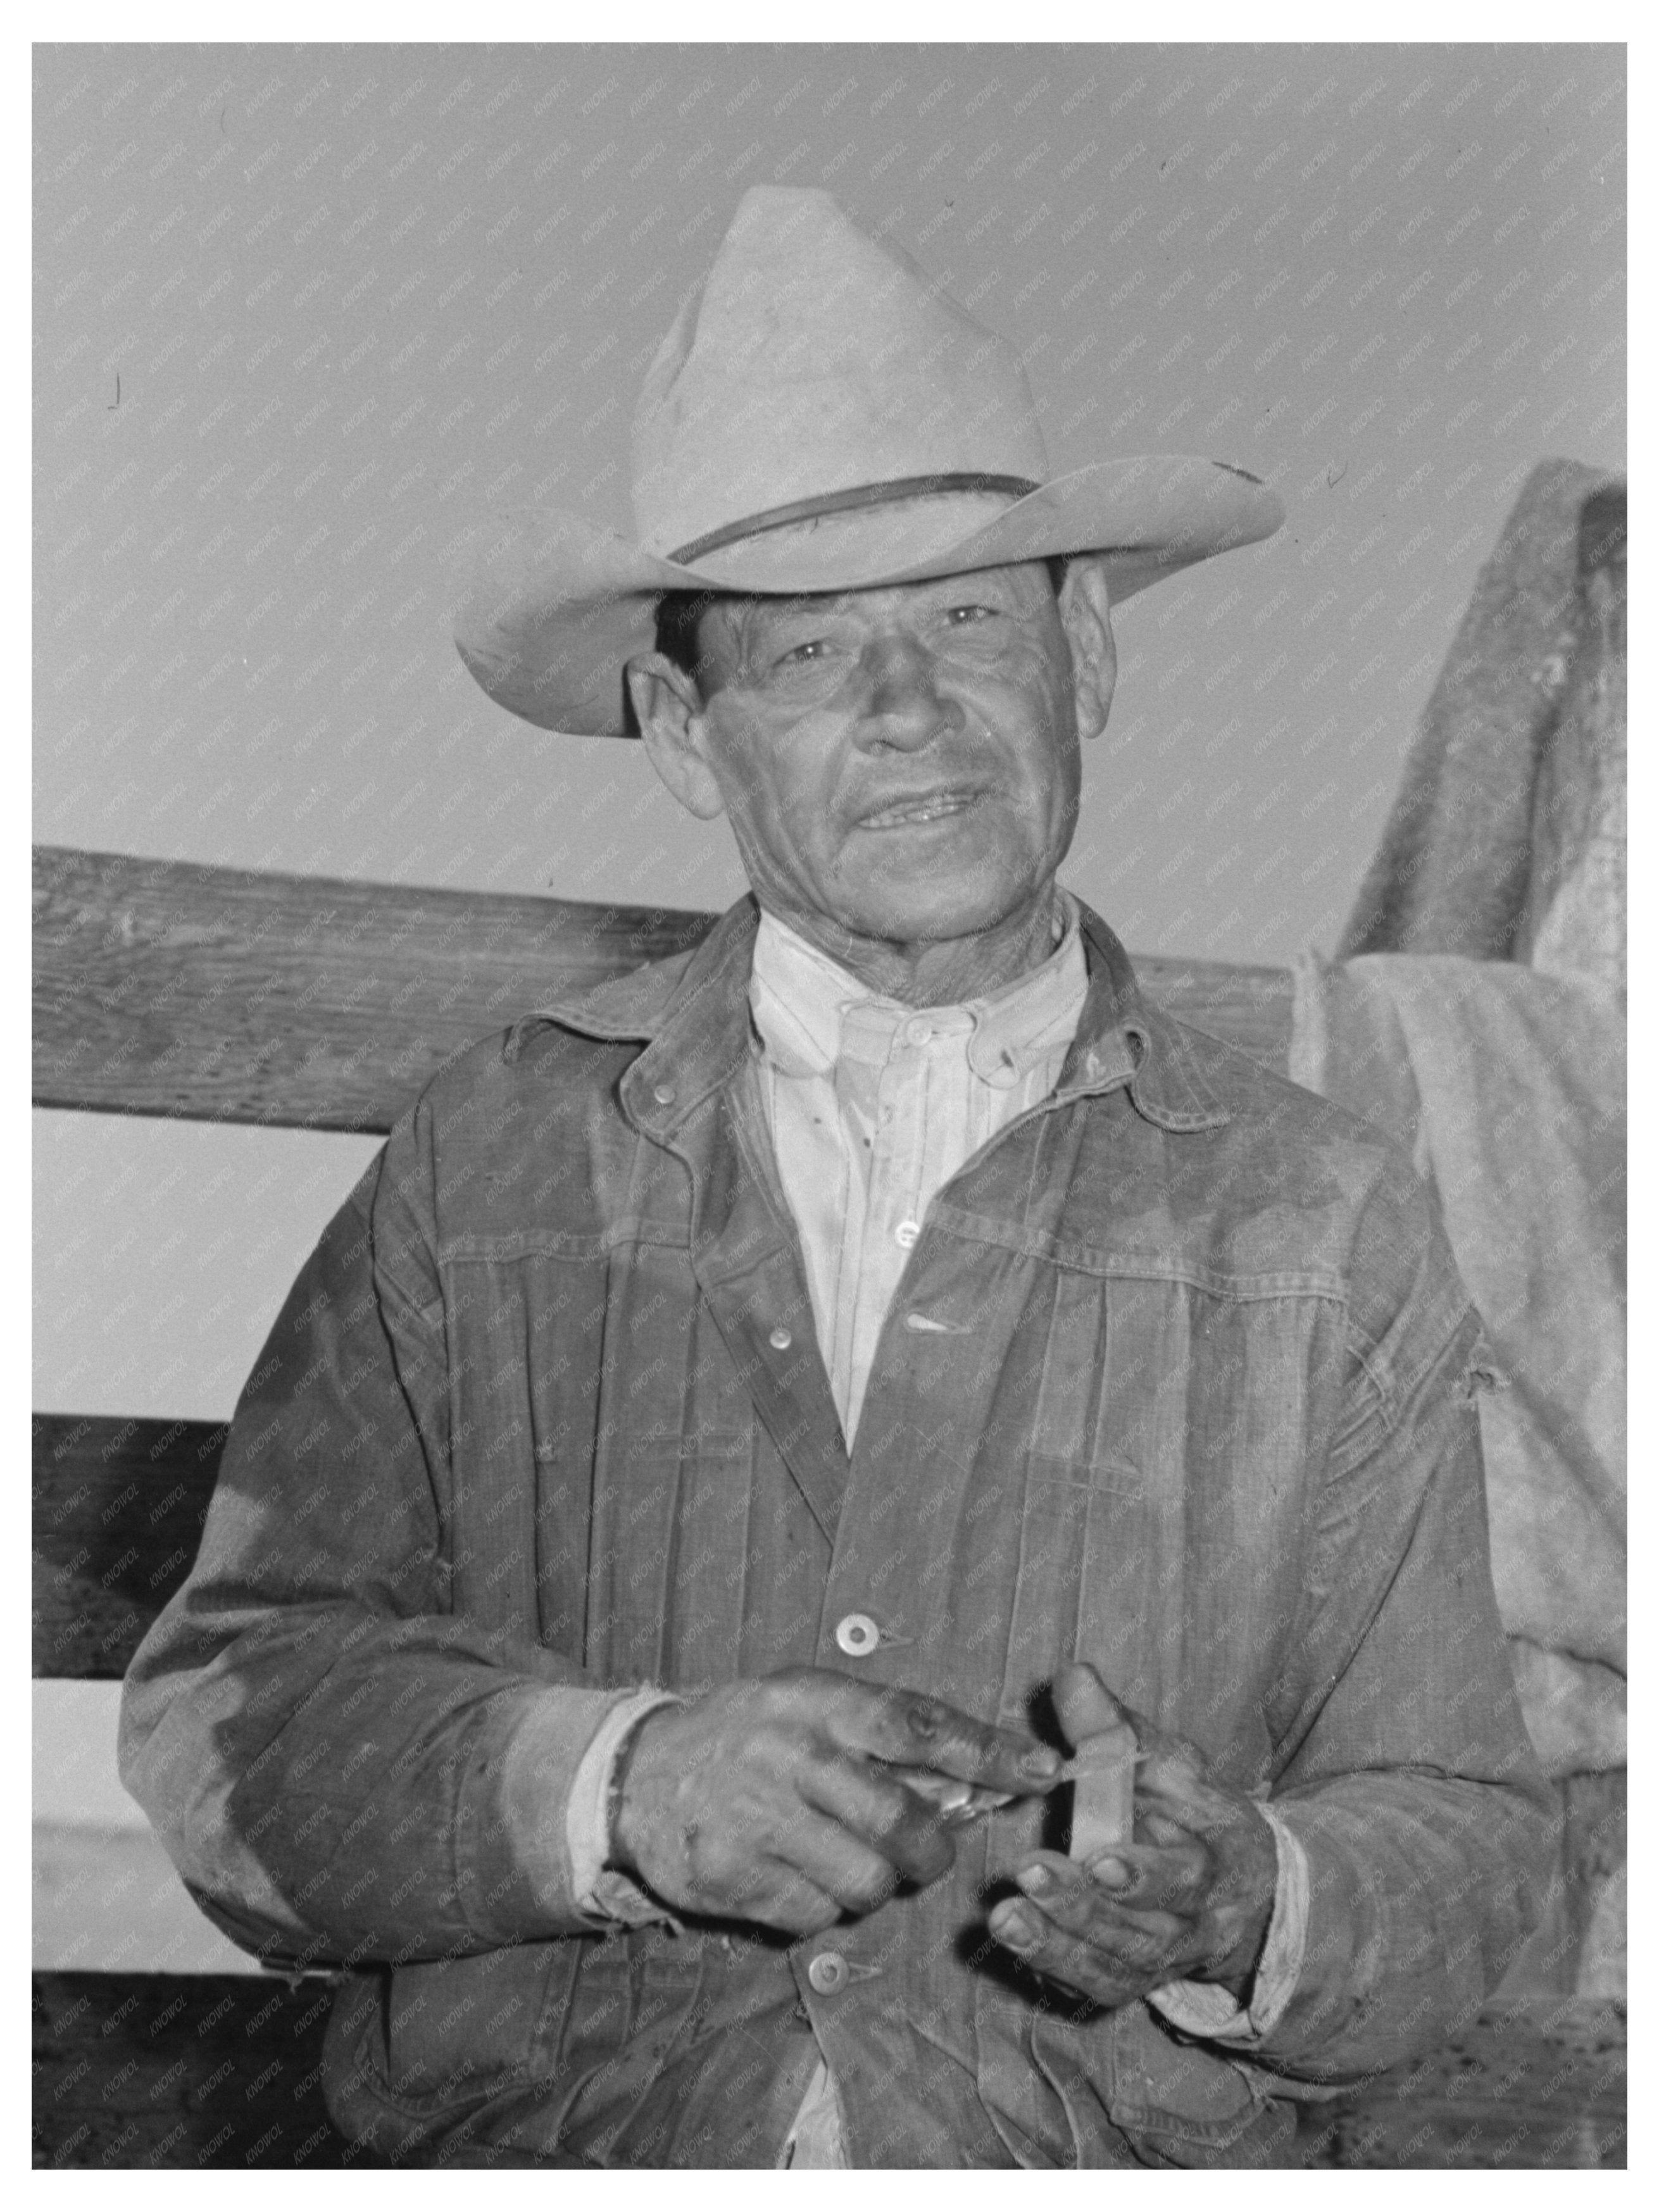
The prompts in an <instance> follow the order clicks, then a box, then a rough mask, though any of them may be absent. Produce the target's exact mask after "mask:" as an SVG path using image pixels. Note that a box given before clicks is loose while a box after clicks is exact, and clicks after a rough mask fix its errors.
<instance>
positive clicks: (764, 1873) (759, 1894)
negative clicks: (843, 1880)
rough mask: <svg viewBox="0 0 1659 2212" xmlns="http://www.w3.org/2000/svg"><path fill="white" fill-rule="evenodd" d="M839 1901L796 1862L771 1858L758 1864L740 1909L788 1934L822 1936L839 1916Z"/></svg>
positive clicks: (755, 1919)
mask: <svg viewBox="0 0 1659 2212" xmlns="http://www.w3.org/2000/svg"><path fill="white" fill-rule="evenodd" d="M843 1909H844V1908H843V1907H842V1905H841V1904H840V1903H839V1901H838V1900H837V1899H835V1898H833V1897H831V1896H830V1895H829V1893H828V1892H827V1891H825V1890H823V1889H821V1888H819V1887H818V1885H817V1883H816V1882H815V1881H811V1880H810V1879H809V1878H808V1876H807V1875H804V1874H802V1873H801V1872H800V1870H799V1869H798V1868H796V1867H793V1866H788V1865H786V1864H785V1863H783V1862H782V1861H781V1860H776V1859H773V1860H768V1861H765V1862H763V1864H762V1865H761V1866H759V1867H757V1869H756V1870H755V1873H754V1875H753V1876H752V1878H751V1881H750V1887H749V1889H748V1893H747V1894H746V1895H745V1896H744V1898H743V1899H741V1900H740V1901H739V1902H738V1911H739V1912H740V1913H741V1916H742V1917H743V1918H744V1919H745V1920H753V1921H757V1922H758V1923H760V1925H761V1926H762V1927H763V1928H776V1929H780V1930H781V1932H782V1933H783V1934H785V1935H789V1936H821V1935H822V1934H823V1931H824V1929H826V1928H833V1927H834V1926H835V1925H836V1922H837V1921H838V1920H840V1918H841V1917H842V1911H843Z"/></svg>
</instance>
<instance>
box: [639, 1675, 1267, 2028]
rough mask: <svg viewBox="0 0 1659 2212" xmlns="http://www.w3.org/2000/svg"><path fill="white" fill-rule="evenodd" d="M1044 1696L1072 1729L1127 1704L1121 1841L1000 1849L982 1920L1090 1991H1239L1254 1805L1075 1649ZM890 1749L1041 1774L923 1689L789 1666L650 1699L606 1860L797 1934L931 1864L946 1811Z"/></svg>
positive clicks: (1050, 1762) (1255, 1877)
mask: <svg viewBox="0 0 1659 2212" xmlns="http://www.w3.org/2000/svg"><path fill="white" fill-rule="evenodd" d="M1054 1710H1055V1713H1056V1715H1057V1717H1058V1718H1059V1721H1060V1727H1061V1729H1062V1730H1063V1731H1064V1733H1065V1735H1066V1741H1067V1742H1068V1743H1069V1744H1071V1745H1072V1747H1073V1748H1076V1747H1078V1746H1079V1744H1081V1743H1082V1742H1083V1741H1085V1739H1086V1738H1088V1737H1089V1736H1091V1735H1097V1734H1098V1733H1099V1732H1100V1731H1101V1730H1102V1729H1107V1728H1110V1727H1114V1726H1116V1725H1119V1724H1120V1723H1122V1722H1123V1721H1125V1720H1127V1722H1128V1723H1129V1724H1130V1725H1131V1726H1132V1727H1133V1729H1134V1731H1135V1735H1136V1738H1137V1741H1138V1742H1139V1747H1140V1757H1139V1760H1138V1762H1137V1771H1136V1777H1135V1800H1134V1839H1133V1842H1132V1843H1127V1844H1122V1845H1121V1846H1119V1847H1117V1848H1115V1849H1114V1850H1111V1851H1109V1853H1107V1854H1105V1855H1104V1856H1103V1857H1099V1858H1097V1859H1096V1860H1095V1861H1094V1862H1093V1863H1092V1864H1091V1865H1090V1866H1088V1867H1084V1866H1079V1865H1078V1864H1076V1863H1074V1862H1073V1861H1072V1860H1070V1859H1067V1858H1065V1857H1061V1856H1060V1854H1059V1853H1058V1852H1054V1851H1031V1852H1029V1853H1027V1854H1026V1856H1025V1857H1024V1858H1023V1859H1022V1860H1021V1861H1020V1862H1019V1863H1018V1866H1017V1867H1016V1868H1015V1869H1014V1879H1015V1881H1016V1882H1017V1884H1018V1887H1019V1890H1020V1892H1021V1894H1020V1895H1019V1896H1018V1897H1016V1898H1010V1899H1004V1900H1003V1901H1002V1902H1000V1904H998V1905H995V1906H994V1908H993V1910H992V1911H991V1915H990V1923H989V1924H990V1929H991V1933H992V1935H993V1936H994V1938H995V1940H996V1941H997V1942H999V1943H1000V1944H1001V1945H1003V1946H1004V1947H1005V1948H1006V1949H1007V1950H1009V1951H1010V1952H1011V1953H1012V1954H1014V1955H1016V1956H1017V1957H1018V1958H1019V1959H1020V1960H1023V1961H1024V1964H1025V1965H1026V1966H1028V1967H1030V1968H1031V1969H1033V1970H1034V1971H1035V1972H1038V1973H1041V1974H1042V1975H1043V1976H1044V1977H1045V1978H1048V1980H1050V1981H1053V1982H1054V1983H1056V1984H1059V1985H1060V1986H1061V1987H1063V1988H1064V1989H1066V1990H1069V1991H1072V1992H1073V1993H1074V1994H1077V1995H1079V1996H1085V1997H1087V1998H1090V1999H1091V2000H1092V2001H1093V2002H1096V2003H1097V2004H1102V2005H1106V2006H1116V2005H1121V2004H1127V2003H1128V2002H1130V2000H1131V1999H1132V1998H1134V1997H1137V1996H1143V1995H1145V1993H1146V1991H1147V1990H1152V1989H1157V1988H1158V1987H1159V1986H1160V1985H1161V1984H1164V1983H1165V1982H1169V1981H1174V1980H1179V1979H1191V1980H1196V1981H1208V1982H1215V1983H1218V1984H1220V1985H1221V1986H1223V1987H1224V1988H1225V1989H1227V1990H1230V1991H1231V1994H1232V1995H1233V1996H1235V1997H1237V1998H1239V1999H1241V2000H1242V1998H1243V1994H1244V1992H1245V1990H1247V1989H1248V1986H1249V1980H1250V1977H1251V1974H1252V1973H1253V1972H1254V1969H1255V1961H1256V1957H1257V1954H1258V1953H1259V1952H1260V1949H1261V1942H1262V1938H1263V1936H1264V1935H1265V1932H1266V1929H1267V1923H1268V1921H1269V1919H1270V1918H1271V1917H1272V1912H1273V1892H1274V1885H1275V1881H1276V1875H1277V1857H1276V1851H1275V1847H1274V1842H1273V1831H1272V1829H1271V1828H1270V1827H1269V1826H1268V1825H1267V1821H1266V1820H1264V1819H1263V1818H1262V1815H1261V1810H1260V1808H1258V1807H1257V1806H1256V1805H1255V1802H1254V1801H1253V1800H1252V1799H1250V1798H1249V1796H1246V1795H1245V1794H1244V1793H1243V1791H1242V1790H1237V1789H1236V1788H1234V1787H1233V1786H1232V1785H1231V1784H1229V1783H1225V1782H1223V1781H1221V1780H1219V1779H1218V1778H1217V1777H1216V1776H1215V1775H1213V1774H1212V1772H1211V1771H1210V1768H1209V1765H1208V1762H1207V1761H1206V1759H1205V1757H1204V1754H1203V1753H1201V1752H1200V1750H1199V1749H1198V1747H1196V1746H1195V1745H1194V1744H1191V1743H1188V1742H1187V1741H1184V1740H1183V1739H1182V1738H1179V1737H1176V1736H1170V1735H1164V1733H1162V1732H1161V1731H1160V1730H1158V1729H1156V1728H1155V1727H1153V1725H1152V1723H1150V1722H1149V1721H1147V1720H1145V1719H1144V1718H1142V1717H1140V1716H1139V1715H1138V1714H1136V1713H1134V1712H1133V1711H1130V1710H1129V1709H1128V1708H1127V1707H1126V1706H1123V1705H1120V1704H1119V1703H1118V1701H1117V1700H1116V1699H1115V1698H1114V1697H1113V1696H1112V1694H1111V1692H1109V1690H1108V1689H1107V1688H1106V1687H1105V1686H1104V1684H1103V1682H1102V1681H1101V1680H1100V1678H1099V1676H1098V1675H1097V1674H1096V1673H1095V1671H1094V1669H1093V1668H1091V1667H1087V1666H1068V1667H1065V1668H1061V1669H1060V1674H1058V1675H1057V1676H1056V1678H1055V1680H1054ZM905 1766H910V1767H926V1768H927V1769H929V1770H931V1771H933V1772H934V1773H937V1774H940V1775H948V1776H952V1777H955V1778H957V1779H958V1780H959V1781H962V1782H964V1783H968V1784H972V1785H974V1786H975V1787H977V1788H981V1789H985V1790H993V1791H997V1792H1006V1793H1007V1794H1009V1795H1011V1796H1030V1795H1032V1794H1034V1793H1041V1792H1046V1791H1048V1790H1052V1789H1054V1787H1055V1786H1056V1785H1057V1784H1058V1783H1059V1781H1060V1759H1059V1757H1058V1756H1057V1754H1056V1753H1054V1752H1053V1751H1052V1750H1050V1749H1049V1748H1048V1747H1046V1746H1044V1745H1042V1744H1039V1743H1037V1742H1036V1741H1035V1740H1034V1739H1033V1738H1031V1737H1030V1736H1025V1735H1018V1734H1016V1733H1014V1732H1013V1731H1012V1730H1008V1729H997V1728H991V1727H988V1726H987V1725H986V1724H985V1723H982V1722H980V1721H975V1720H974V1719H971V1718H970V1717H969V1716H968V1715H967V1714H966V1713H962V1712H958V1711H957V1710H956V1709H955V1708H954V1707H952V1706H951V1705H946V1704H945V1703H944V1702H943V1701H942V1700H941V1699H937V1698H930V1697H927V1696H925V1695H923V1694H922V1693H921V1692H917V1691H913V1690H903V1689H878V1688H875V1687H872V1686H870V1685H868V1684H866V1683H861V1682H854V1681H851V1680H848V1678H847V1677H846V1676H845V1675H842V1674H835V1673H832V1672H829V1671H828V1670H825V1669H818V1668H790V1669H788V1670H787V1671H785V1672H784V1673H781V1674H771V1675H768V1676H765V1677H764V1678H763V1679H760V1680H746V1681H738V1682H731V1683H727V1684H725V1685H724V1686H721V1687H720V1688H719V1689H716V1690H714V1691H711V1692H709V1693H708V1695H707V1696H705V1697H702V1698H700V1699H697V1700H696V1703H695V1704H691V1705H684V1706H664V1707H662V1708H660V1709H659V1711H656V1712H654V1713H652V1714H651V1715H650V1716H649V1717H647V1719H646V1720H645V1721H644V1722H643V1723H641V1726H640V1728H639V1729H638V1730H637V1731H636V1732H635V1735H634V1737H633V1738H632V1740H631V1742H630V1744H629V1749H628V1752H627V1753H626V1754H625V1764H624V1767H623V1775H622V1781H621V1790H620V1796H619V1801H618V1803H617V1811H616V1817H615V1820H614V1823H613V1832H612V1838H611V1844H612V1860H613V1863H615V1864H617V1865H618V1866H621V1867H623V1869H625V1870H626V1871H628V1872H629V1873H631V1874H633V1875H636V1876H637V1877H638V1879H639V1880H641V1881H643V1882H645V1883H646V1884H647V1885H648V1886H649V1887H650V1888H651V1889H652V1890H653V1891H654V1892H655V1893H656V1894H657V1895H658V1896H659V1898H661V1899H663V1901H664V1902H665V1904H667V1905H671V1906H676V1907H678V1908H679V1909H681V1910H683V1911H688V1912H696V1913H702V1914H709V1915H714V1916H717V1917H729V1918H738V1919H744V1920H750V1921H755V1922H757V1923H759V1924H760V1925H761V1926H763V1927H767V1928H775V1929H782V1930H784V1931H786V1932H787V1933H790V1934H793V1935H811V1934H815V1933H817V1931H818V1930H820V1929H824V1928H828V1927H830V1926H832V1925H833V1924H834V1923H835V1922H836V1921H837V1920H839V1919H841V1918H842V1917H843V1915H854V1916H856V1915H859V1914H861V1913H865V1912H868V1911H872V1910H873V1908H874V1907H875V1906H877V1905H879V1904H881V1903H883V1902H884V1899H887V1898H888V1897H890V1895H891V1894H892V1893H893V1892H894V1890H895V1889H896V1888H897V1887H898V1886H899V1885H900V1884H901V1883H902V1882H911V1883H915V1884H917V1885H919V1886H920V1885H925V1884H927V1883H929V1882H933V1881H938V1880H939V1877H940V1876H941V1875H944V1874H945V1873H946V1872H947V1871H948V1869H950V1867H951V1863H952V1861H953V1859H954V1857H955V1845H954V1842H953V1840H952V1836H951V1825H950V1822H949V1820H948V1819H947V1818H943V1817H941V1814H940V1812H939V1807H938V1806H937V1805H936V1804H934V1803H932V1802H929V1801H928V1800H927V1798H926V1797H925V1796H922V1795H921V1794H919V1793H918V1792H917V1791H916V1790H913V1789H910V1788H908V1787H907V1786H906V1785H905V1784H904V1783H903V1782H902V1780H901V1779H899V1778H897V1776H896V1774H895V1772H894V1771H893V1770H894V1769H895V1768H902V1767H905Z"/></svg>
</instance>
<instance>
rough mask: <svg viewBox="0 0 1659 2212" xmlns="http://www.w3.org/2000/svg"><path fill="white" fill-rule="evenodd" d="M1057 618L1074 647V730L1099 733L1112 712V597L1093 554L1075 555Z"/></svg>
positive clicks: (1114, 656)
mask: <svg viewBox="0 0 1659 2212" xmlns="http://www.w3.org/2000/svg"><path fill="white" fill-rule="evenodd" d="M1060 622H1061V624H1062V625H1063V627H1064V629H1065V631H1066V643H1067V644H1068V645H1069V646H1070V647H1071V648H1072V698H1073V704H1074V706H1075V708H1076V709H1077V726H1078V734H1079V737H1084V738H1097V737H1098V736H1099V735H1100V733H1101V732H1102V731H1103V729H1104V728H1105V726H1106V717H1107V715H1108V714H1109V713H1110V712H1111V706H1112V693H1113V692H1114V691H1115V690H1116V688H1117V647H1116V645H1115V643H1114V641H1113V638H1112V602H1111V596H1110V593H1109V592H1108V590H1107V588H1106V564H1105V562H1103V561H1102V560H1101V559H1099V558H1098V557H1097V556H1095V555H1092V554H1087V553H1080V554H1074V555H1073V557H1072V559H1071V560H1070V561H1068V562H1067V563H1066V581H1065V583H1064V585H1063V586H1061V588H1060Z"/></svg>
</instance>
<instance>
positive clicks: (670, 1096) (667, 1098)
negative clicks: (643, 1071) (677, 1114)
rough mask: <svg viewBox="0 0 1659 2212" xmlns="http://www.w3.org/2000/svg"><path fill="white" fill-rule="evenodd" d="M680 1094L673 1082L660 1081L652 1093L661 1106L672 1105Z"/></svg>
mask: <svg viewBox="0 0 1659 2212" xmlns="http://www.w3.org/2000/svg"><path fill="white" fill-rule="evenodd" d="M679 1095H680V1094H679V1092H678V1091H676V1090H675V1088H674V1086H673V1085H672V1084H671V1083H659V1085H657V1087H656V1089H655V1090H654V1091H653V1092H652V1094H651V1096H652V1097H653V1098H654V1099H655V1100H656V1102H657V1103H658V1105H659V1106H671V1105H672V1104H673V1103H674V1101H675V1100H676V1099H677V1098H678V1097H679Z"/></svg>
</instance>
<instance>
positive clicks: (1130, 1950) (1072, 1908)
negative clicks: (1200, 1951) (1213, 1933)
mask: <svg viewBox="0 0 1659 2212" xmlns="http://www.w3.org/2000/svg"><path fill="white" fill-rule="evenodd" d="M1014 1879H1015V1881H1017V1882H1018V1884H1019V1887H1020V1888H1021V1890H1022V1891H1023V1892H1024V1894H1025V1896H1026V1897H1027V1898H1029V1899H1030V1900H1031V1902H1032V1903H1033V1904H1034V1905H1036V1907H1037V1909H1038V1911H1040V1912H1042V1914H1043V1915H1044V1917H1046V1918H1047V1919H1049V1920H1052V1921H1053V1922H1054V1924H1055V1925H1056V1926H1057V1927H1060V1928H1063V1929H1066V1930H1067V1932H1068V1933H1070V1934H1072V1935H1074V1936H1082V1937H1084V1938H1085V1940H1087V1941H1089V1942H1097V1943H1099V1944H1101V1945H1103V1947H1105V1948H1109V1949H1112V1950H1115V1951H1120V1952H1121V1954H1122V1955H1123V1956H1124V1957H1125V1958H1126V1959H1128V1960H1131V1961H1132V1962H1133V1963H1134V1964H1136V1965H1151V1964H1153V1963H1155V1962H1156V1961H1157V1960H1159V1959H1162V1958H1164V1957H1166V1956H1168V1955H1169V1954H1170V1953H1171V1952H1172V1951H1175V1950H1177V1949H1180V1948H1182V1947H1183V1946H1186V1945H1188V1944H1189V1943H1190V1942H1192V1941H1193V1940H1194V1937H1195V1936H1196V1933H1197V1916H1196V1915H1195V1914H1194V1913H1192V1912H1190V1911H1188V1912H1184V1913H1183V1912H1181V1911H1177V1910H1175V1909H1172V1908H1170V1907H1168V1906H1164V1905H1139V1904H1137V1905H1126V1904H1125V1903H1124V1901H1123V1900H1122V1899H1121V1898H1120V1897H1118V1896H1115V1894H1114V1893H1112V1892H1111V1891H1110V1890H1109V1889H1103V1888H1102V1887H1101V1886H1100V1884H1099V1883H1098V1882H1097V1881H1092V1880H1091V1879H1090V1878H1089V1877H1088V1876H1087V1875H1079V1872H1078V1870H1077V1869H1075V1868H1073V1867H1072V1866H1071V1863H1070V1862H1069V1861H1065V1862H1060V1863H1052V1862H1049V1861H1047V1860H1043V1859H1038V1860H1034V1861H1028V1862H1027V1863H1025V1864H1024V1865H1023V1866H1022V1867H1020V1868H1019V1869H1018V1870H1017V1871H1016V1873H1015V1876H1014Z"/></svg>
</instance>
